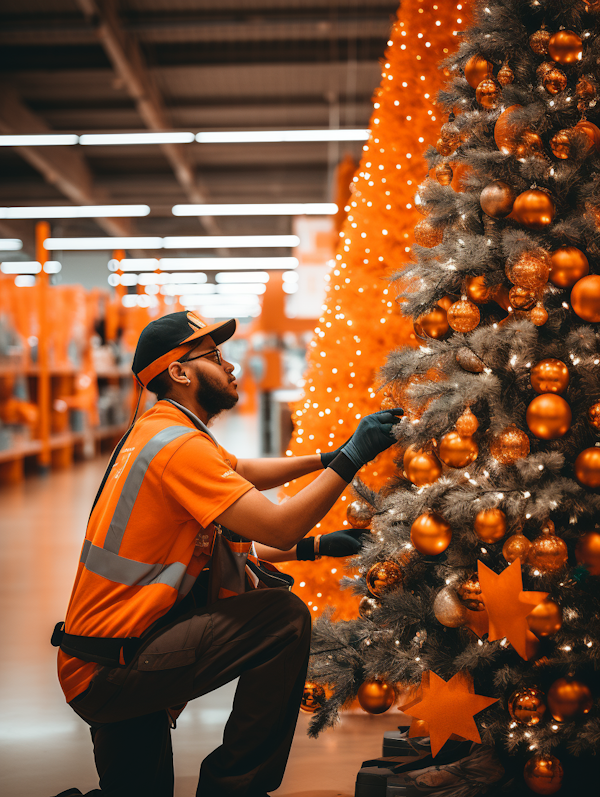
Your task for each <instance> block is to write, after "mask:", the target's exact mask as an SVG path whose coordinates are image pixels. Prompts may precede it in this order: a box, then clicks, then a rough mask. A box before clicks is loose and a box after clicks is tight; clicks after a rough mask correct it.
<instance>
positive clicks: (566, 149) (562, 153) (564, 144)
mask: <svg viewBox="0 0 600 797" xmlns="http://www.w3.org/2000/svg"><path fill="white" fill-rule="evenodd" d="M550 149H551V150H552V154H553V155H554V157H555V158H560V160H566V159H567V158H568V157H569V155H570V154H571V135H570V131H569V130H559V131H558V133H555V134H554V135H553V136H552V138H551V139H550Z"/></svg>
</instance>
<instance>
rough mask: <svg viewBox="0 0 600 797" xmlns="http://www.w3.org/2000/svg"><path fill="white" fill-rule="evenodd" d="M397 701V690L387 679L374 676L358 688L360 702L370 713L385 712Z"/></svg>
mask: <svg viewBox="0 0 600 797" xmlns="http://www.w3.org/2000/svg"><path fill="white" fill-rule="evenodd" d="M395 701H396V690H395V689H394V687H393V686H392V684H389V683H387V681H381V680H379V679H378V678H374V679H372V680H369V681H365V682H364V683H362V684H361V685H360V687H359V689H358V702H359V703H360V705H361V708H362V709H364V711H366V712H368V713H369V714H383V713H384V712H386V711H387V710H388V709H389V708H391V707H392V706H393V705H394V703H395Z"/></svg>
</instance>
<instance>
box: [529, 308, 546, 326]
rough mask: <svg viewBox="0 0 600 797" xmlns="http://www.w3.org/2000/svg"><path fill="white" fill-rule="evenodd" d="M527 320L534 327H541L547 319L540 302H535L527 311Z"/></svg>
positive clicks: (544, 309)
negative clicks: (528, 311) (529, 310)
mask: <svg viewBox="0 0 600 797" xmlns="http://www.w3.org/2000/svg"><path fill="white" fill-rule="evenodd" d="M529 320H530V321H531V323H532V324H535V326H536V327H543V326H544V324H545V323H546V321H547V320H548V312H547V310H546V308H545V307H543V306H542V305H541V304H539V303H538V304H537V305H536V306H535V307H534V308H533V309H532V310H531V312H530V313H529Z"/></svg>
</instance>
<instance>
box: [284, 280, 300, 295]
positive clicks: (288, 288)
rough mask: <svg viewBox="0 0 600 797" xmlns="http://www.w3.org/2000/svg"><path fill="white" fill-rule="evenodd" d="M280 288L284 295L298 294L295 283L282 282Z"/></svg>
mask: <svg viewBox="0 0 600 797" xmlns="http://www.w3.org/2000/svg"><path fill="white" fill-rule="evenodd" d="M281 287H282V289H283V292H284V293H298V285H297V283H295V282H284V283H283V285H282V286H281Z"/></svg>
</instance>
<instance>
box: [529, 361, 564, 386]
mask: <svg viewBox="0 0 600 797" xmlns="http://www.w3.org/2000/svg"><path fill="white" fill-rule="evenodd" d="M530 378H531V387H532V388H533V389H534V390H535V392H536V393H564V391H565V390H566V389H567V386H568V384H569V369H568V368H567V366H566V365H565V364H564V363H563V362H562V360H556V359H554V358H553V357H548V359H547V360H540V361H539V363H536V364H535V365H534V366H533V368H532V369H531V377H530Z"/></svg>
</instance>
